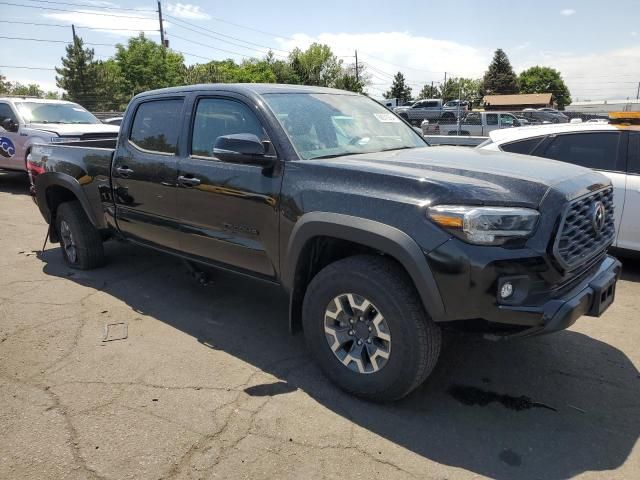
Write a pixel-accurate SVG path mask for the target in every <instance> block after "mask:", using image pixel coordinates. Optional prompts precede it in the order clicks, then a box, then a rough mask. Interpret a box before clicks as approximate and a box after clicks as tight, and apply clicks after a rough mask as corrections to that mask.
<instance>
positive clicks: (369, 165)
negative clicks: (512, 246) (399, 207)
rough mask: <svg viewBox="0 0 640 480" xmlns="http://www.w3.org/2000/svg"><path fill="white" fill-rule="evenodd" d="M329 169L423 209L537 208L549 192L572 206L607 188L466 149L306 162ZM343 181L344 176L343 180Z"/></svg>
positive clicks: (570, 170) (581, 174)
mask: <svg viewBox="0 0 640 480" xmlns="http://www.w3.org/2000/svg"><path fill="white" fill-rule="evenodd" d="M307 161H309V162H313V163H318V164H324V165H326V166H327V167H329V168H338V169H341V170H350V171H353V172H352V173H351V174H350V175H349V178H354V179H357V178H358V176H359V174H360V175H367V176H375V177H379V180H380V181H379V182H375V181H374V182H372V179H367V181H366V184H370V182H372V183H374V184H376V185H379V186H380V192H381V194H384V192H385V191H387V192H390V191H391V190H397V189H399V188H400V189H403V191H404V192H406V193H407V195H412V196H415V195H416V194H417V195H419V197H420V201H421V204H423V205H428V204H431V203H439V204H444V203H455V204H470V205H511V206H526V207H530V208H538V206H539V205H540V203H541V202H542V200H543V199H544V197H545V195H546V194H547V193H548V192H549V190H551V189H554V190H555V191H556V192H557V193H560V196H559V198H563V199H565V200H567V201H568V200H571V199H573V198H575V197H577V196H579V195H582V194H584V193H587V192H588V191H591V190H595V189H598V188H602V187H603V186H605V185H609V184H610V181H609V180H608V179H607V178H606V177H605V176H603V175H601V174H599V173H596V172H593V171H592V170H589V169H587V168H583V167H578V166H575V165H571V164H568V163H563V162H558V161H555V160H547V159H542V158H538V157H532V156H528V155H518V154H511V153H503V152H492V151H488V150H478V149H470V148H466V147H426V148H412V149H406V150H395V151H389V152H378V153H368V154H359V155H349V156H341V157H336V158H331V159H318V160H307ZM345 175H346V174H345Z"/></svg>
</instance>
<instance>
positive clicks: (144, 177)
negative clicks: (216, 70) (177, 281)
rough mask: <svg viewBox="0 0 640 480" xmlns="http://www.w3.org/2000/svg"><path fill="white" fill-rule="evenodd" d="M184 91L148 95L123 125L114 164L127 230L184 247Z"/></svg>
mask: <svg viewBox="0 0 640 480" xmlns="http://www.w3.org/2000/svg"><path fill="white" fill-rule="evenodd" d="M183 106H184V98H183V97H167V98H160V99H158V98H155V99H152V100H147V101H145V100H143V101H141V102H140V103H138V104H137V105H135V106H133V109H134V111H133V114H132V116H133V118H131V119H127V120H126V124H125V125H124V126H123V128H124V129H125V132H126V134H125V133H124V132H123V135H121V137H120V138H121V141H119V142H118V149H117V151H116V153H115V156H114V161H113V165H112V172H111V174H112V182H113V195H114V201H115V204H116V221H117V224H118V228H119V229H120V231H121V232H123V233H124V234H125V236H127V237H129V238H131V239H133V240H137V241H140V242H142V243H146V244H151V245H153V246H158V247H162V248H169V249H175V250H178V249H179V230H178V223H177V220H176V219H177V207H176V186H177V176H178V161H177V155H178V154H179V153H180V152H179V151H178V141H179V132H180V130H181V127H182V121H183V118H184V116H183Z"/></svg>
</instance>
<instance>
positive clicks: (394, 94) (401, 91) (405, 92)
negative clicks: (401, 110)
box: [384, 72, 412, 102]
mask: <svg viewBox="0 0 640 480" xmlns="http://www.w3.org/2000/svg"><path fill="white" fill-rule="evenodd" d="M384 98H399V99H400V100H402V101H405V102H407V101H409V100H411V99H412V97H411V87H410V86H409V85H407V81H406V80H405V78H404V75H403V74H402V73H401V72H398V73H396V75H395V77H393V83H392V84H391V88H390V89H389V90H387V92H385V94H384Z"/></svg>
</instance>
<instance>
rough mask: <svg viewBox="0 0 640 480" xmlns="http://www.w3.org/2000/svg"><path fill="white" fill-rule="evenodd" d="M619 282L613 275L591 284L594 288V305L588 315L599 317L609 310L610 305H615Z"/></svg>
mask: <svg viewBox="0 0 640 480" xmlns="http://www.w3.org/2000/svg"><path fill="white" fill-rule="evenodd" d="M617 280H618V278H617V275H615V274H611V275H607V276H606V277H605V278H603V279H596V280H595V281H594V282H592V283H591V288H593V303H592V304H591V309H590V310H589V313H588V315H589V316H592V317H599V316H600V315H602V314H603V313H604V311H605V310H606V309H607V308H609V305H611V304H612V303H613V299H614V298H615V296H616V281H617Z"/></svg>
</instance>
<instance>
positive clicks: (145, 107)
mask: <svg viewBox="0 0 640 480" xmlns="http://www.w3.org/2000/svg"><path fill="white" fill-rule="evenodd" d="M182 103H183V101H182V99H171V100H154V101H152V102H146V103H142V104H141V105H140V106H139V107H138V110H137V111H136V115H135V117H134V119H133V126H132V127H131V134H130V135H129V140H130V141H131V143H133V144H134V145H135V146H136V147H138V148H141V149H143V150H149V151H152V152H159V153H176V150H177V145H178V132H179V130H180V119H181V115H180V113H181V111H182Z"/></svg>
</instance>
